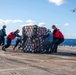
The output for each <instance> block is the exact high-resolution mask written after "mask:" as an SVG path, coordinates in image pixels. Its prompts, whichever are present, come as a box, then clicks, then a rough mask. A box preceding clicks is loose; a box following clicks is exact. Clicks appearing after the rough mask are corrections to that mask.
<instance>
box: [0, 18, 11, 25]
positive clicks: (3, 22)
mask: <svg viewBox="0 0 76 75" xmlns="http://www.w3.org/2000/svg"><path fill="white" fill-rule="evenodd" d="M10 22H11V20H2V19H0V24H9V23H10Z"/></svg>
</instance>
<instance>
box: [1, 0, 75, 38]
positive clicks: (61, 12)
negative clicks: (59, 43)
mask: <svg viewBox="0 0 76 75" xmlns="http://www.w3.org/2000/svg"><path fill="white" fill-rule="evenodd" d="M75 8H76V0H0V29H1V28H2V26H3V25H4V24H5V25H6V26H7V28H6V33H7V34H8V33H10V32H11V31H15V30H16V29H20V34H21V33H22V27H23V26H25V25H30V24H31V25H32V24H36V25H38V26H41V27H42V26H44V27H46V28H47V29H51V31H52V28H51V26H52V25H53V24H55V25H56V26H57V27H58V29H60V31H61V32H62V33H63V34H64V36H65V38H70V39H76V12H72V9H75Z"/></svg>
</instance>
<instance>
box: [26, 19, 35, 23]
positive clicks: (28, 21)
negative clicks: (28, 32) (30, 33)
mask: <svg viewBox="0 0 76 75" xmlns="http://www.w3.org/2000/svg"><path fill="white" fill-rule="evenodd" d="M26 23H27V24H35V21H33V20H26Z"/></svg>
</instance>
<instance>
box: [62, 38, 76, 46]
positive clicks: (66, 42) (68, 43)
mask: <svg viewBox="0 0 76 75" xmlns="http://www.w3.org/2000/svg"><path fill="white" fill-rule="evenodd" d="M62 45H65V46H76V39H65V40H64V42H63V43H62Z"/></svg>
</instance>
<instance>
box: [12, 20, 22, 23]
mask: <svg viewBox="0 0 76 75" xmlns="http://www.w3.org/2000/svg"><path fill="white" fill-rule="evenodd" d="M12 22H13V23H22V22H23V21H22V20H13V21H12Z"/></svg>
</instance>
